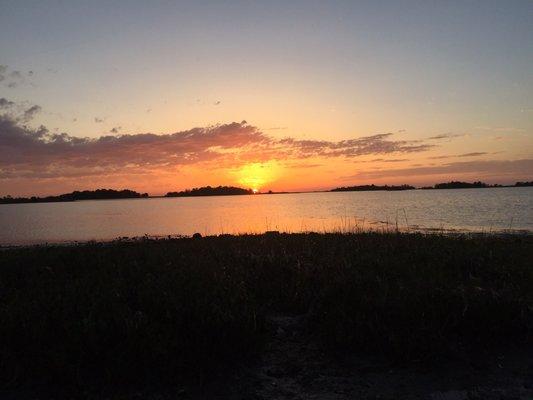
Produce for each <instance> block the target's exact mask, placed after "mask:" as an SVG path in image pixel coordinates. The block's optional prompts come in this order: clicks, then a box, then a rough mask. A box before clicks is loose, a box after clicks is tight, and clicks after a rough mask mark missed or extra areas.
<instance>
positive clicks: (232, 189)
mask: <svg viewBox="0 0 533 400" xmlns="http://www.w3.org/2000/svg"><path fill="white" fill-rule="evenodd" d="M245 194H254V192H253V191H252V190H251V189H243V188H240V187H236V186H217V187H211V186H204V187H200V188H193V189H187V190H183V191H181V192H168V193H167V194H166V195H165V197H194V196H235V195H245Z"/></svg>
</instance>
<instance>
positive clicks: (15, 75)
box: [0, 65, 34, 89]
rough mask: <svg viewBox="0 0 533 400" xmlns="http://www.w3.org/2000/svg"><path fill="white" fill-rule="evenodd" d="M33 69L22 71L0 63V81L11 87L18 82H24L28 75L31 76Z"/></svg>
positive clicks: (14, 86) (15, 85)
mask: <svg viewBox="0 0 533 400" xmlns="http://www.w3.org/2000/svg"><path fill="white" fill-rule="evenodd" d="M33 74H34V73H33V71H29V72H28V73H24V72H22V71H18V70H12V69H10V68H9V67H8V66H7V65H0V82H1V83H2V84H3V85H4V86H5V87H7V88H10V89H13V88H16V87H17V86H19V85H20V84H23V83H26V82H27V79H26V78H28V77H32V76H33Z"/></svg>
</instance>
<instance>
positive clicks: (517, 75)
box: [0, 0, 533, 196]
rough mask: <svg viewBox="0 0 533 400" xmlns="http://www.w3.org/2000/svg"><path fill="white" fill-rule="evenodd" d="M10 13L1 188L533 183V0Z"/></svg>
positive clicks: (1, 60) (2, 29) (64, 7)
mask: <svg viewBox="0 0 533 400" xmlns="http://www.w3.org/2000/svg"><path fill="white" fill-rule="evenodd" d="M0 10H1V11H0V196H4V195H8V194H9V195H13V196H19V195H48V194H59V193H65V192H70V191H72V190H82V189H96V188H100V187H109V188H116V189H122V188H129V189H134V190H138V191H141V192H149V193H150V194H152V195H158V194H163V193H166V192H167V191H174V190H182V189H185V188H191V187H197V186H204V185H237V186H244V187H249V188H253V189H258V190H263V191H267V190H275V191H293V190H294V191H296V190H320V189H329V188H333V187H336V186H347V185H357V184H370V183H375V184H403V183H407V184H412V185H415V186H422V185H427V184H434V183H436V182H442V181H449V180H452V179H455V180H457V179H460V180H467V181H473V180H483V181H486V182H489V183H514V182H515V181H516V180H531V179H533V22H532V21H533V2H532V1H531V0H524V1H518V0H509V1H503V0H501V1H490V0H481V1H474V0H472V1H467V0H462V1H453V0H449V1H448V0H447V1H401V0H396V1H354V0H352V1H331V2H329V1H220V0H219V1H212V2H208V1H190V2H185V1H91V2H89V1H83V2H82V1H79V2H78V1H46V2H43V1H24V0H13V1H10V0H0Z"/></svg>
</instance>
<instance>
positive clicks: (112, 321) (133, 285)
mask: <svg viewBox="0 0 533 400" xmlns="http://www.w3.org/2000/svg"><path fill="white" fill-rule="evenodd" d="M531 254H533V238H532V237H531V236H519V237H517V236H499V237H497V236H473V237H450V236H439V235H422V234H401V233H391V234H378V233H360V234H347V235H346V234H277V233H270V234H265V235H255V236H253V235H252V236H229V235H225V236H219V237H206V238H183V239H169V240H139V241H132V242H126V241H123V242H121V241H117V242H112V243H87V244H84V245H77V246H42V247H28V248H6V249H2V250H1V251H0V293H1V297H0V379H1V380H2V381H3V384H11V385H21V384H24V383H27V382H34V381H39V382H62V383H70V384H72V383H74V384H82V383H83V384H85V385H88V384H97V383H101V382H113V383H117V382H131V379H136V380H147V379H148V380H152V379H156V380H161V379H163V380H164V379H171V380H173V381H176V379H178V378H177V377H182V378H183V377H186V376H188V375H189V376H190V375H195V376H201V375H202V374H206V373H209V371H212V370H213V369H217V368H218V367H219V366H221V365H224V366H225V367H226V366H228V365H230V364H231V363H234V362H236V361H238V360H239V359H242V358H243V357H248V358H253V357H254V356H255V355H257V354H258V352H260V351H261V343H262V340H263V337H264V332H265V320H266V317H267V316H268V315H272V314H280V313H281V314H298V315H302V314H304V315H305V320H306V321H307V322H306V324H307V329H309V332H310V333H311V334H312V335H313V336H314V337H315V338H316V339H317V340H319V341H320V342H321V343H322V344H323V345H324V346H325V347H327V348H329V349H331V350H333V351H336V350H342V351H343V352H345V353H346V352H348V351H353V352H357V351H360V350H362V349H364V351H373V352H381V353H384V354H385V355H387V356H388V357H391V358H392V359H395V360H410V359H421V358H430V357H434V356H442V355H453V354H462V353H464V352H467V351H471V350H483V349H492V348H493V346H496V345H501V344H505V343H510V342H512V343H517V344H520V343H522V344H527V343H528V342H529V341H530V340H531V338H532V337H531V335H532V332H533V269H532V268H531V264H530V261H531Z"/></svg>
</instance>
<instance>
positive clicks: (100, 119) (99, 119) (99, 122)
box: [94, 117, 105, 124]
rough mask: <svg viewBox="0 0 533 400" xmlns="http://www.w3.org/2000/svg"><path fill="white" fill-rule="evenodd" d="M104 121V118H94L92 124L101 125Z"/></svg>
mask: <svg viewBox="0 0 533 400" xmlns="http://www.w3.org/2000/svg"><path fill="white" fill-rule="evenodd" d="M104 119H105V118H98V117H94V122H96V123H97V124H101V123H102V122H104Z"/></svg>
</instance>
